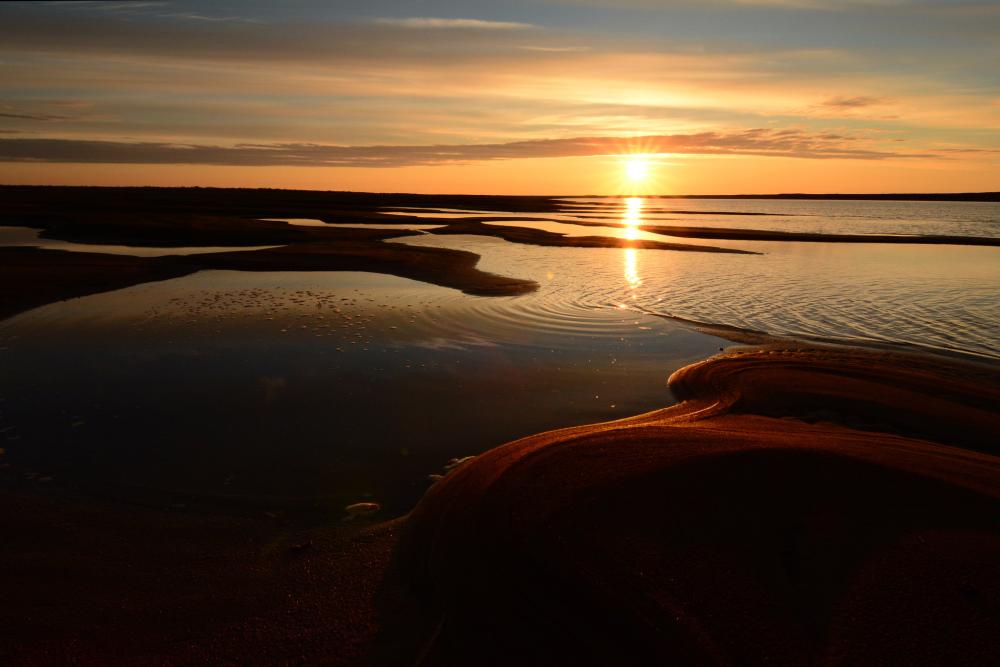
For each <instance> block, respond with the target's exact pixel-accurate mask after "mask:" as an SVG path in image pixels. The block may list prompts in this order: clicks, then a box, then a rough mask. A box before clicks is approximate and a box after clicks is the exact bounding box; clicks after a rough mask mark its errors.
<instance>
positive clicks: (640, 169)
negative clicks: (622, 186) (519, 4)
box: [625, 157, 649, 183]
mask: <svg viewBox="0 0 1000 667" xmlns="http://www.w3.org/2000/svg"><path fill="white" fill-rule="evenodd" d="M625 178H627V179H628V181H629V182H630V183H642V182H643V181H645V180H646V179H647V178H649V161H648V160H646V158H644V157H630V158H628V159H626V160H625Z"/></svg>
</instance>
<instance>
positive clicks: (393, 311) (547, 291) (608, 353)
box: [0, 199, 1000, 519]
mask: <svg viewBox="0 0 1000 667" xmlns="http://www.w3.org/2000/svg"><path fill="white" fill-rule="evenodd" d="M574 205H577V206H579V208H580V210H579V211H572V212H564V213H561V214H559V216H557V217H558V219H559V220H563V221H564V222H563V224H566V225H567V226H568V227H574V228H575V227H578V226H577V225H571V224H569V223H568V222H565V221H567V220H570V219H571V217H570V216H572V215H598V216H603V218H605V219H606V220H607V221H608V224H611V225H618V226H613V227H612V226H608V227H606V228H604V229H596V231H595V228H590V230H589V231H588V232H587V233H591V234H593V233H606V234H610V235H621V236H623V237H624V238H640V234H641V233H640V232H639V231H638V230H637V229H635V227H638V226H640V225H641V224H644V223H645V222H647V221H650V220H651V219H652V218H655V217H667V216H680V217H681V218H684V222H683V223H682V224H692V225H693V224H698V225H709V224H717V225H719V224H732V225H733V226H739V227H748V228H758V229H771V228H784V229H796V230H809V231H813V230H815V231H832V232H851V233H855V232H860V233H900V234H957V233H962V234H968V235H978V236H993V235H998V234H997V229H996V228H997V210H998V208H997V206H996V205H993V204H988V205H967V204H937V203H934V204H924V203H914V202H904V203H878V202H876V203H872V202H785V201H745V202H740V201H733V200H719V201H704V200H698V201H687V202H684V201H678V200H647V201H644V202H641V203H640V204H636V203H635V202H633V203H629V202H627V201H624V200H618V199H615V200H599V201H590V200H576V201H575V202H574ZM684 207H690V208H692V209H697V210H700V211H742V212H776V213H780V214H781V215H780V216H774V217H769V216H732V215H730V216H729V217H731V218H732V219H731V220H730V219H727V217H726V214H716V213H712V214H709V215H689V216H687V217H686V218H685V217H684V216H683V215H682V214H679V213H675V212H669V213H668V212H667V209H669V210H670V211H677V210H680V209H682V208H684ZM417 212H418V213H419V212H420V211H417ZM448 213H452V214H458V212H457V211H448ZM537 217H553V216H551V215H549V214H539V215H538V216H537ZM596 219H597V218H593V219H592V220H596ZM296 222H297V223H298V224H308V221H299V220H296ZM529 222H530V221H529ZM552 224H560V223H558V222H557V223H552ZM665 224H666V223H665ZM679 224H681V223H679ZM620 225H624V227H621V226H620ZM776 225H777V226H780V225H785V226H784V227H775V226H776ZM580 229H585V230H586V229H587V228H580ZM426 231H429V230H414V232H415V233H414V235H413V236H409V237H406V238H403V239H399V240H397V241H396V242H400V243H408V244H416V245H431V246H440V247H453V248H461V249H465V250H471V251H473V252H476V253H479V254H480V255H481V257H482V260H481V262H480V267H481V268H482V269H484V270H487V271H492V272H496V273H499V274H503V275H509V276H514V277H518V278H531V279H534V280H536V281H537V282H538V283H539V284H540V286H541V287H540V289H539V290H538V291H537V292H535V293H533V294H528V295H523V296H518V297H501V298H486V297H473V296H468V295H464V294H461V293H459V292H457V291H455V290H450V289H446V288H441V287H436V286H432V285H426V284H423V283H418V282H414V281H410V280H406V279H402V278H395V277H391V276H381V275H377V274H368V273H348V272H331V273H325V272H315V273H241V272H230V271H205V272H201V273H198V274H194V275H191V276H187V277H184V278H179V279H176V280H170V281H165V282H161V283H151V284H145V285H139V286H135V287H131V288H128V289H124V290H119V291H117V292H112V293H107V294H100V295H94V296H90V297H85V298H81V299H73V300H68V301H65V302H61V303H57V304H51V305H49V306H45V307H42V308H38V309H35V310H33V311H30V312H27V313H23V314H21V315H19V316H16V317H14V318H10V319H8V320H5V321H3V322H0V348H2V349H0V358H2V359H3V368H4V372H3V373H2V374H0V448H2V450H3V453H2V454H0V457H2V458H0V464H2V465H6V466H8V468H7V469H6V470H4V471H3V473H4V474H5V475H8V476H9V477H10V476H13V477H16V478H17V479H19V480H22V481H25V483H32V484H36V483H37V484H43V483H44V484H49V485H52V486H57V487H58V486H60V485H66V486H69V487H74V488H83V489H85V490H86V491H87V492H88V493H93V494H97V495H102V496H108V497H112V498H116V499H120V500H126V501H130V502H143V503H149V504H153V505H156V506H163V507H176V508H178V509H180V508H188V509H200V508H212V509H213V510H217V509H220V508H223V509H226V510H227V511H229V510H231V511H237V512H249V513H251V514H254V513H256V514H259V515H261V516H264V515H265V514H270V515H274V514H280V513H289V514H296V513H305V514H309V515H310V516H314V515H318V516H319V517H321V518H322V519H330V518H333V519H337V518H339V517H340V516H341V515H342V508H343V506H344V505H345V504H347V503H351V502H357V501H362V500H374V501H377V502H380V503H382V504H383V505H384V506H385V513H386V514H387V515H392V514H398V513H400V512H403V511H405V510H406V509H407V508H409V507H411V506H412V504H413V503H414V502H415V501H416V500H417V499H418V498H419V497H420V495H421V494H422V493H423V491H424V490H425V489H426V488H427V486H428V484H429V483H430V482H429V481H428V479H427V477H428V475H429V474H433V473H438V472H441V468H442V467H443V466H444V465H445V464H446V463H447V462H448V460H449V459H451V458H453V457H462V456H467V455H474V454H477V453H480V452H482V451H484V450H486V449H488V448H491V447H493V446H496V445H498V444H501V443H503V442H505V441H508V440H510V439H513V438H516V437H520V436H523V435H528V434H530V433H535V432H538V431H541V430H545V429H549V428H556V427H559V426H566V425H572V424H581V423H587V422H593V421H598V420H606V419H613V418H616V417H622V416H626V415H631V414H635V413H638V412H642V411H645V410H650V409H654V408H657V407H661V406H663V405H666V404H669V403H670V402H671V401H672V400H673V399H672V397H671V396H670V393H669V390H668V389H667V388H666V385H665V381H666V378H667V376H668V375H669V374H670V372H672V371H673V370H675V369H676V368H679V367H680V366H683V365H685V364H687V363H690V362H692V361H694V360H697V359H701V358H704V357H706V356H708V355H710V354H712V353H713V352H715V351H717V350H718V349H719V348H720V347H724V346H726V345H728V343H727V342H725V341H723V340H721V339H719V338H715V337H713V336H709V335H705V334H703V333H699V332H697V331H694V330H693V329H691V328H690V327H688V326H686V325H681V324H678V323H677V322H675V321H673V320H670V319H666V318H667V317H679V318H685V319H688V320H694V321H697V322H703V323H706V324H724V325H730V326H737V327H742V328H749V329H755V330H760V331H765V332H769V333H773V334H781V335H789V336H794V337H801V338H817V339H822V340H833V341H838V342H845V343H849V344H862V345H879V346H895V347H902V348H906V349H912V348H919V349H924V350H929V351H936V352H944V353H948V354H958V355H962V356H967V357H972V358H978V359H983V360H992V361H1000V248H990V247H963V246H919V245H867V244H861V245H859V244H827V243H765V242H731V245H732V247H741V248H744V249H747V250H754V251H756V252H759V253H762V254H759V255H732V254H710V253H694V252H672V251H659V250H641V249H608V248H586V249H584V248H542V247H535V246H528V245H520V244H512V243H507V242H505V241H502V240H500V239H496V238H491V237H483V236H435V235H433V234H426V233H421V232H426ZM29 240H30V239H29ZM0 241H2V239H0ZM681 242H694V243H705V244H708V245H722V243H719V242H714V241H712V242H702V241H697V240H694V241H692V240H682V241H681ZM85 247H86V248H87V249H88V250H91V249H99V248H101V246H90V245H88V246H85ZM131 250H132V251H134V253H135V254H140V253H143V252H145V251H147V250H152V249H135V248H132V249H131ZM164 250H167V251H169V252H176V249H163V248H157V249H155V251H159V252H161V253H162V252H163V251H164ZM198 250H207V249H204V248H200V249H198ZM660 316H665V317H660ZM41 480H46V481H44V482H42V481H41ZM48 480H51V481H48Z"/></svg>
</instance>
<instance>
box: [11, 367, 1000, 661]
mask: <svg viewBox="0 0 1000 667" xmlns="http://www.w3.org/2000/svg"><path fill="white" fill-rule="evenodd" d="M671 385H672V387H673V388H674V390H675V391H676V392H678V394H679V395H681V396H683V397H684V398H686V399H687V400H685V401H684V402H683V403H681V404H679V405H677V406H674V407H671V408H667V409H664V410H660V411H656V412H653V413H648V414H645V415H639V416H636V417H633V418H629V419H625V420H620V421H617V422H611V423H605V424H597V425H592V426H584V427H578V428H571V429H564V430H559V431H552V432H548V433H542V434H539V435H536V436H532V437H529V438H525V439H522V440H519V441H516V442H513V443H510V444H508V445H504V446H502V447H499V448H497V449H494V450H491V451H489V452H487V453H485V454H482V455H480V456H479V457H476V458H475V459H472V460H471V461H469V462H467V463H465V464H463V465H461V466H459V467H458V468H457V469H455V470H454V471H453V472H452V473H451V474H449V475H448V476H447V477H445V478H444V479H443V480H442V481H439V482H438V483H437V484H435V485H434V486H433V487H432V488H431V489H430V491H429V492H428V493H427V495H426V496H425V497H424V499H423V500H422V501H421V502H420V504H419V505H418V506H417V508H416V509H415V510H414V511H413V512H412V513H411V514H410V515H408V516H407V517H404V518H402V519H400V520H397V521H392V522H388V523H383V524H376V525H370V526H364V525H358V526H355V525H353V524H339V525H336V524H335V525H333V526H328V527H320V528H314V529H311V530H301V529H297V528H296V527H295V526H294V525H292V524H290V523H288V522H286V521H285V520H284V519H283V518H281V517H267V518H265V519H264V520H247V519H236V518H226V517H205V516H199V515H196V514H185V513H184V512H183V511H178V512H173V513H172V512H164V511H155V510H149V509H143V508H139V507H121V506H114V505H108V504H103V503H100V502H98V501H93V500H85V499H81V498H73V497H68V496H63V495H59V492H58V491H53V492H52V493H51V494H48V495H47V494H43V493H39V492H37V491H31V492H29V491H27V490H25V489H19V488H16V487H14V488H10V487H5V490H4V491H3V502H4V506H5V507H6V508H7V509H8V511H7V512H5V513H3V524H2V526H0V530H2V531H3V534H4V535H5V536H6V537H7V538H8V539H5V540H4V541H3V543H2V546H0V559H2V562H3V564H4V567H3V568H2V572H3V575H0V576H2V581H0V584H2V586H3V589H4V591H5V601H6V603H7V604H5V605H4V607H3V616H2V617H0V622H2V624H3V626H4V629H5V633H4V639H3V640H2V643H0V657H3V658H4V659H5V661H7V662H8V663H9V664H62V663H64V662H66V661H67V660H68V659H69V658H71V657H72V658H75V659H77V660H78V661H79V662H80V663H82V664H108V663H109V662H114V663H118V664H138V663H144V664H148V663H150V662H153V663H159V664H195V663H197V664H205V663H214V664H218V663H246V662H248V661H249V662H253V663H255V664H289V663H293V662H295V663H306V664H359V663H360V664H366V663H368V664H387V665H388V664H392V665H395V664H442V665H453V664H454V665H458V664H497V665H501V664H522V663H524V664H662V663H671V664H705V663H713V664H715V663H729V664H763V663H768V664H782V665H802V664H828V663H835V664H926V665H940V664H984V665H985V664H996V662H997V660H998V659H1000V641H998V640H997V638H996V633H995V628H996V623H997V618H1000V566H998V565H997V563H998V562H1000V458H998V457H997V453H998V445H997V442H996V437H995V436H996V433H997V432H998V431H1000V414H998V412H997V406H998V405H1000V371H997V370H996V368H995V367H989V366H979V365H971V364H962V363H956V362H950V361H943V360H938V359H931V358H928V357H904V356H900V355H896V354H888V353H878V352H862V351H856V350H849V349H842V348H841V349H835V348H797V347H791V348H787V349H784V350H779V349H773V348H767V347H757V348H752V349H750V348H747V349H745V350H741V351H734V352H730V353H727V354H725V355H720V356H719V357H716V358H713V359H711V360H708V361H705V362H702V363H699V364H695V365H693V366H690V367H688V368H686V369H683V370H681V371H679V372H678V373H676V374H675V375H674V376H673V377H672V378H671Z"/></svg>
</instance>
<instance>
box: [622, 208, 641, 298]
mask: <svg viewBox="0 0 1000 667" xmlns="http://www.w3.org/2000/svg"><path fill="white" fill-rule="evenodd" d="M642 204H643V201H642V197H629V198H627V199H626V200H625V213H624V215H623V217H622V223H623V224H624V225H625V239H626V240H628V241H635V240H636V239H637V238H639V225H640V224H642ZM624 253H625V282H627V283H628V286H629V289H631V290H635V289H637V288H638V287H639V286H640V285H642V278H641V277H639V251H638V250H637V249H635V248H625V249H624ZM632 298H633V299H634V298H635V294H633V295H632Z"/></svg>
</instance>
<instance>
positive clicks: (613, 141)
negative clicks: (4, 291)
mask: <svg viewBox="0 0 1000 667" xmlns="http://www.w3.org/2000/svg"><path fill="white" fill-rule="evenodd" d="M637 151H638V152H642V153H644V154H681V155H756V156H771V157H797V158H811V159H832V158H841V159H858V160H880V159H886V158H918V157H919V158H927V157H939V155H937V154H935V153H930V152H926V153H917V152H909V153H905V152H893V151H885V150H876V149H873V148H868V147H865V145H864V144H863V143H859V141H858V140H857V139H855V138H852V137H847V136H844V135H839V134H830V133H825V134H810V133H807V132H805V131H802V130H797V129H786V130H772V129H763V128H755V129H750V130H745V131H742V132H734V133H728V134H727V133H720V132H701V133H696V134H670V135H651V136H643V137H630V138H622V137H573V138H566V139H542V140H536V141H513V142H506V143H493V144H456V145H449V144H442V145H421V146H406V145H400V146H389V145H386V146H327V145H317V144H304V143H297V144H287V143H285V144H237V145H235V146H207V145H178V144H168V143H153V142H145V143H130V142H116V141H88V140H75V139H0V161H13V162H81V163H108V164H211V165H233V166H236V165H241V166H299V167H401V166H413V165H440V164H455V163H465V162H480V161H488V160H509V159H517V158H547V157H548V158H551V157H586V156H600V155H620V154H625V153H629V152H637Z"/></svg>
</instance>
